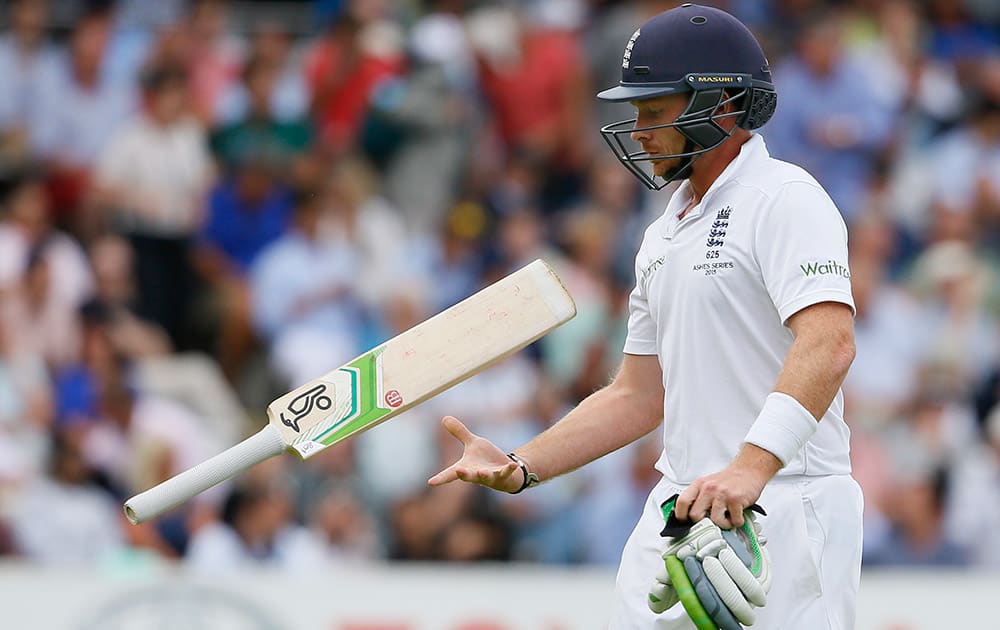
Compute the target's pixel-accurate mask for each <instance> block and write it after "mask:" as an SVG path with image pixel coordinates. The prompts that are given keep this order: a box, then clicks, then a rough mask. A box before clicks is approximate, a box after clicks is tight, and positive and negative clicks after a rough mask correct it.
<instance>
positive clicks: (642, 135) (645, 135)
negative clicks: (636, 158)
mask: <svg viewBox="0 0 1000 630" xmlns="http://www.w3.org/2000/svg"><path fill="white" fill-rule="evenodd" d="M629 137H630V138H632V140H633V141H634V142H640V143H641V142H642V141H644V140H649V130H648V129H641V128H640V129H635V130H634V131H632V133H630V134H629Z"/></svg>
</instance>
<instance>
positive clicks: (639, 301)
mask: <svg viewBox="0 0 1000 630" xmlns="http://www.w3.org/2000/svg"><path fill="white" fill-rule="evenodd" d="M644 259H645V256H643V253H642V250H640V251H639V255H638V256H637V257H636V264H635V288H634V289H632V293H631V294H629V297H628V334H627V336H626V337H625V348H624V351H625V353H626V354H656V353H657V352H656V351H657V347H656V323H655V322H654V321H653V317H652V315H651V314H650V311H649V301H648V300H647V299H646V290H645V286H644V284H643V277H644V276H645V273H644V272H643V269H642V267H641V263H640V261H641V260H644Z"/></svg>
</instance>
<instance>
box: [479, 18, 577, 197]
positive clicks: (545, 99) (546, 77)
mask: <svg viewBox="0 0 1000 630" xmlns="http://www.w3.org/2000/svg"><path fill="white" fill-rule="evenodd" d="M539 17H545V16H544V14H543V15H542V16H539V15H536V16H535V20H534V22H533V23H528V22H527V21H525V20H522V19H520V18H519V16H518V15H517V14H515V13H514V12H512V11H511V10H510V9H506V8H500V7H489V8H484V9H480V10H479V11H477V12H475V13H473V14H471V15H470V16H469V18H468V29H469V37H470V39H471V41H472V46H473V48H474V49H475V51H476V53H477V56H478V58H479V62H480V63H479V67H480V80H481V83H482V88H483V92H484V94H485V95H486V97H487V99H488V101H489V104H490V107H491V108H492V110H493V114H494V116H495V120H496V125H497V128H498V131H499V134H500V137H501V138H502V139H503V142H504V144H505V146H506V147H507V150H508V151H509V152H518V151H522V152H527V153H529V154H531V155H534V156H536V157H537V158H538V159H539V160H540V161H541V162H542V164H543V165H544V166H545V168H546V170H547V171H548V175H549V177H548V178H546V180H545V183H546V185H547V189H546V190H545V201H546V208H544V209H549V206H551V207H558V206H559V205H561V204H565V203H567V202H568V201H571V197H572V193H571V192H570V191H571V190H572V189H573V188H575V187H578V186H579V182H580V178H581V177H582V173H581V172H580V170H581V169H582V168H583V167H584V165H585V161H586V158H585V156H586V155H587V151H588V149H589V147H588V146H587V142H586V140H585V138H586V136H585V135H583V134H581V133H580V129H586V128H588V125H589V123H587V122H586V120H585V117H586V115H587V112H589V109H590V101H591V98H590V95H589V92H588V91H587V81H586V77H585V74H584V72H583V69H584V67H585V66H584V57H583V53H582V51H581V49H580V43H579V41H578V36H577V34H576V32H575V30H574V29H571V28H567V27H566V26H565V25H558V24H551V25H550V24H548V23H547V20H545V19H539Z"/></svg>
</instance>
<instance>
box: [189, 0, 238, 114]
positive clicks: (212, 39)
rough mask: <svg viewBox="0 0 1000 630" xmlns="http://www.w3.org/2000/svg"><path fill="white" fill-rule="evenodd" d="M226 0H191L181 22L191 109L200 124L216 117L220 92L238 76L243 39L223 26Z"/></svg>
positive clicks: (226, 8)
mask: <svg viewBox="0 0 1000 630" xmlns="http://www.w3.org/2000/svg"><path fill="white" fill-rule="evenodd" d="M228 5H229V3H228V2H227V0H194V1H193V2H191V3H190V5H189V6H190V10H189V13H188V15H187V18H186V19H185V20H184V21H183V22H182V28H183V29H184V31H185V34H186V36H187V37H188V41H187V43H186V46H185V49H186V50H185V53H186V54H187V56H188V61H189V64H190V65H188V66H187V71H188V76H189V78H190V80H191V84H190V85H191V92H190V96H191V99H192V101H193V103H194V107H193V112H194V114H195V116H197V117H198V119H199V120H201V122H202V124H204V125H206V126H209V125H212V124H213V123H214V122H215V120H216V112H217V111H218V110H219V103H220V101H221V99H222V98H223V95H224V94H225V93H226V92H227V91H228V90H230V89H231V88H232V86H233V85H234V84H235V83H236V82H237V80H238V79H239V73H240V66H241V65H242V64H243V57H244V55H245V50H244V49H245V44H244V42H243V41H242V40H241V39H239V38H238V37H236V36H235V35H234V34H233V33H232V31H230V30H229V29H228V28H227V23H226V22H227V19H228Z"/></svg>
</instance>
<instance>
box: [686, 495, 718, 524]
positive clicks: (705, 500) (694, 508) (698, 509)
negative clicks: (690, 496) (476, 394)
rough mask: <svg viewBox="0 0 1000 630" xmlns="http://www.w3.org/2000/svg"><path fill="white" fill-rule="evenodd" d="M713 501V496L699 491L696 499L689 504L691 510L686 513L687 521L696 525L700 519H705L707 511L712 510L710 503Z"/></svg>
mask: <svg viewBox="0 0 1000 630" xmlns="http://www.w3.org/2000/svg"><path fill="white" fill-rule="evenodd" d="M714 500H715V496H714V495H712V494H710V493H709V492H706V491H705V490H704V489H701V490H700V491H699V492H698V498H697V499H695V500H694V503H692V504H691V509H690V510H689V511H688V520H690V521H691V522H692V523H697V522H698V521H700V520H701V519H703V518H705V517H706V516H708V514H709V510H711V509H712V502H713V501H714Z"/></svg>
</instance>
